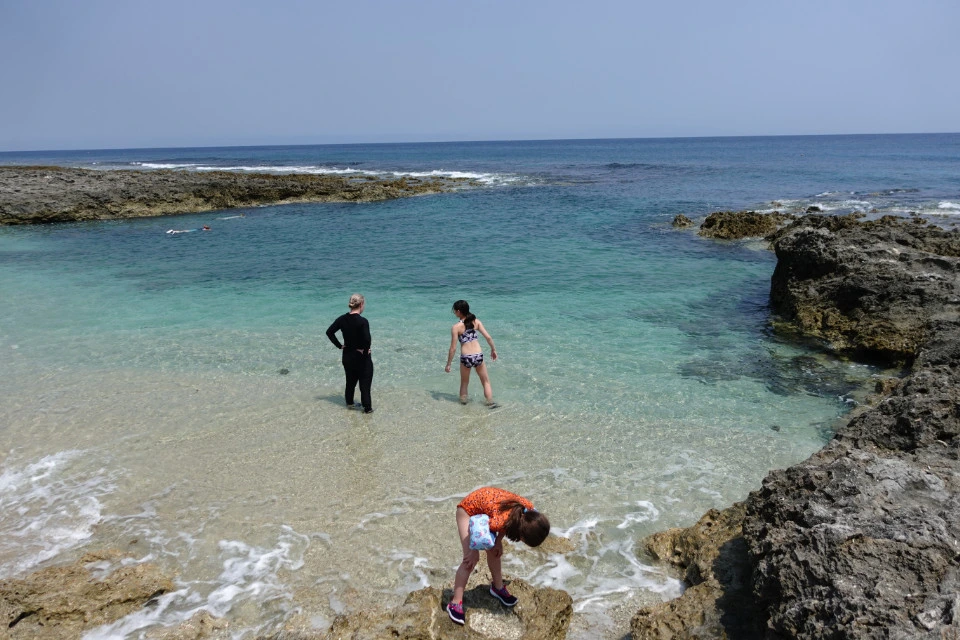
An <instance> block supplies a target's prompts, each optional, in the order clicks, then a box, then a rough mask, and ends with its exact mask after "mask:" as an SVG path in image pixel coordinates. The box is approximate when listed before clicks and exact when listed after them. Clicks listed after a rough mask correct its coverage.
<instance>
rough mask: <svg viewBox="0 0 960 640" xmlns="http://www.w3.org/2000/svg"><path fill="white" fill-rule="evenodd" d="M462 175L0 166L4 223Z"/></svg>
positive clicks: (353, 195)
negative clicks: (396, 176)
mask: <svg viewBox="0 0 960 640" xmlns="http://www.w3.org/2000/svg"><path fill="white" fill-rule="evenodd" d="M470 184H473V183H472V182H471V181H470V180H466V179H462V178H436V179H430V180H420V179H418V178H400V179H398V180H378V179H376V178H373V177H372V176H365V177H361V178H350V177H343V176H331V175H307V174H285V175H276V174H257V173H232V172H227V171H211V172H190V171H166V170H164V171H92V170H86V169H70V168H65V167H18V166H0V225H4V224H6V225H11V224H42V223H49V222H75V221H83V220H114V219H117V218H140V217H150V216H163V215H172V214H182V213H198V212H202V211H212V210H216V209H232V208H236V207H251V206H255V205H259V204H283V203H293V202H371V201H375V200H389V199H392V198H403V197H408V196H415V195H424V194H430V193H440V192H443V191H451V190H454V189H456V188H462V187H464V186H467V185H470Z"/></svg>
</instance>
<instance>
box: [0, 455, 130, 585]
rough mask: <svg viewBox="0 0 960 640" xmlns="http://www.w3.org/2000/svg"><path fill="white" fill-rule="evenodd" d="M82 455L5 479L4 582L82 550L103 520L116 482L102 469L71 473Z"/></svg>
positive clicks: (10, 472) (0, 507)
mask: <svg viewBox="0 0 960 640" xmlns="http://www.w3.org/2000/svg"><path fill="white" fill-rule="evenodd" d="M81 455H82V452H80V451H61V452H60V453H57V454H54V455H49V456H46V457H44V458H42V459H40V460H39V461H37V462H34V463H32V464H28V465H26V466H25V467H23V468H22V469H4V470H3V473H2V474H0V577H3V576H11V575H16V574H19V573H21V572H24V571H27V570H30V569H33V568H35V567H37V566H38V565H40V564H41V563H43V562H44V561H46V560H49V559H51V558H54V557H56V556H57V555H59V554H60V553H63V552H64V551H67V550H69V549H73V548H75V547H78V546H80V545H81V544H82V543H83V542H85V541H86V540H87V539H89V538H90V537H91V535H92V534H93V528H94V526H95V525H96V524H97V523H98V522H100V520H101V511H102V505H101V503H100V498H102V497H103V496H105V495H107V494H109V493H112V492H113V491H114V490H115V488H116V485H115V483H114V480H113V479H112V478H111V477H110V476H109V475H108V474H107V473H106V471H104V470H103V469H99V470H97V471H93V472H71V469H70V466H71V462H72V461H74V460H75V459H77V458H78V457H80V456H81Z"/></svg>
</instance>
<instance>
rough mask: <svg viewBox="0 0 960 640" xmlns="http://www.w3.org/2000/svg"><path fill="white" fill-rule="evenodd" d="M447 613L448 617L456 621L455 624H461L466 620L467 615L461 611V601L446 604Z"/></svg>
mask: <svg viewBox="0 0 960 640" xmlns="http://www.w3.org/2000/svg"><path fill="white" fill-rule="evenodd" d="M447 614H448V615H449V616H450V619H451V620H453V621H454V622H456V623H457V624H463V623H464V622H466V621H467V616H466V614H465V613H464V612H463V603H462V602H460V603H458V604H454V603H452V602H451V603H450V604H448V605H447Z"/></svg>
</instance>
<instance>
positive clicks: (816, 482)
mask: <svg viewBox="0 0 960 640" xmlns="http://www.w3.org/2000/svg"><path fill="white" fill-rule="evenodd" d="M859 218H860V216H857V215H850V216H844V217H828V216H818V215H809V216H805V217H803V218H801V219H799V220H797V221H794V222H792V223H790V224H789V225H787V226H786V227H783V228H782V229H780V230H778V231H776V232H774V233H773V234H771V235H770V236H768V240H770V241H771V242H772V245H773V249H774V250H775V251H776V253H777V259H778V261H777V267H776V271H775V272H774V274H773V277H772V279H771V302H772V305H773V308H774V310H775V311H776V312H777V313H778V314H780V320H779V323H780V326H781V327H788V328H789V329H790V330H791V331H794V332H796V333H797V334H799V335H803V336H807V337H811V338H814V339H816V340H818V341H820V342H821V344H822V345H823V346H824V348H826V349H829V350H832V351H834V352H836V353H838V354H843V355H849V356H853V357H857V358H866V359H870V360H873V361H880V362H886V363H888V364H891V365H894V364H899V365H903V366H905V367H907V374H906V375H905V377H904V378H903V379H902V380H900V381H898V382H896V383H894V384H886V383H883V382H880V383H878V393H879V395H878V396H876V397H875V398H874V401H875V402H876V404H875V405H874V406H867V407H864V408H861V409H860V410H859V411H856V412H855V413H854V414H853V415H852V417H851V418H850V419H849V421H848V422H847V424H846V425H845V426H844V427H842V428H841V429H839V430H838V432H837V434H836V435H835V437H834V438H833V439H832V440H831V441H830V442H829V443H828V444H827V445H826V446H825V447H824V448H823V449H821V450H820V451H819V452H817V453H815V454H814V455H812V456H811V457H810V458H808V459H807V460H805V461H803V462H801V463H799V464H796V465H794V466H792V467H790V468H788V469H784V470H776V471H773V472H771V473H770V474H769V475H768V476H767V477H766V478H765V479H764V481H763V484H762V487H761V488H760V489H759V490H757V491H754V492H752V493H751V494H750V495H749V496H748V497H747V499H746V500H745V501H744V502H742V503H738V504H736V505H733V506H732V507H729V508H728V509H725V510H724V511H711V512H709V513H707V514H706V515H705V516H704V517H703V518H701V520H700V521H699V522H698V523H697V524H696V525H694V526H693V527H690V528H687V529H674V530H670V531H666V532H663V533H660V534H656V535H654V536H651V537H650V538H649V539H647V540H646V541H645V542H646V547H647V549H648V551H649V552H650V553H651V554H652V555H654V556H655V557H657V558H660V559H662V560H664V561H666V562H669V563H672V564H674V565H676V566H678V567H679V568H681V569H682V570H683V571H684V578H685V580H686V582H687V583H688V585H689V588H688V589H687V590H686V591H685V593H684V594H683V595H682V596H681V597H680V598H678V599H676V600H673V601H670V602H666V603H662V604H660V605H656V606H654V607H648V608H645V609H643V610H641V611H640V612H638V613H637V615H636V616H635V617H634V619H633V621H632V625H631V633H632V635H633V637H634V638H769V639H774V638H811V639H812V638H825V637H829V638H937V639H946V638H960V491H958V490H960V233H957V232H956V231H953V232H947V231H944V230H942V229H940V228H938V227H935V226H932V225H927V224H926V223H925V222H924V221H923V220H920V219H902V218H890V217H886V218H881V219H880V220H876V221H867V222H863V221H860V219H859Z"/></svg>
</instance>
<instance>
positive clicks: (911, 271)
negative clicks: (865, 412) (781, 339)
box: [770, 216, 960, 364]
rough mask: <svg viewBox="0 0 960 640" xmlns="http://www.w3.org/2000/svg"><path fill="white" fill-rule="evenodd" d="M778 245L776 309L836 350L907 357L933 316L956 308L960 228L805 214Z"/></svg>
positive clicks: (879, 356)
mask: <svg viewBox="0 0 960 640" xmlns="http://www.w3.org/2000/svg"><path fill="white" fill-rule="evenodd" d="M773 247H774V250H775V251H776V254H777V267H776V269H775V271H774V274H773V278H772V282H771V290H770V299H771V302H772V304H773V307H774V310H775V311H776V312H777V313H779V314H780V315H781V316H782V318H783V319H784V320H786V321H787V322H788V323H789V324H790V325H791V326H793V327H795V328H796V329H798V330H799V331H800V332H801V333H803V334H806V335H809V336H812V337H815V338H819V339H821V340H823V341H825V342H826V343H827V344H828V345H829V346H830V348H831V349H833V350H834V351H836V352H838V353H841V354H846V355H850V356H853V357H858V358H863V359H872V360H880V361H883V362H886V363H890V364H896V363H907V362H909V361H910V360H911V359H912V358H913V356H914V355H915V354H916V353H917V351H918V350H919V348H920V345H921V344H922V343H923V342H924V339H925V336H926V333H927V325H928V324H929V322H930V321H931V320H932V318H933V317H935V316H937V315H938V314H942V313H948V314H949V313H956V312H957V309H958V301H960V286H958V283H960V259H958V258H957V256H960V234H958V233H955V232H948V231H944V230H942V229H939V228H937V227H931V226H923V225H917V224H913V223H912V222H910V221H908V220H905V219H903V218H893V217H890V216H887V217H884V218H881V219H880V220H876V221H873V222H858V221H857V220H856V218H855V217H852V216H843V217H832V218H831V217H826V216H807V217H805V218H803V219H801V220H799V221H797V222H795V223H793V224H791V225H790V226H789V227H787V228H786V229H783V230H782V231H781V232H779V233H778V234H777V238H776V239H775V240H774V243H773Z"/></svg>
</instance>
